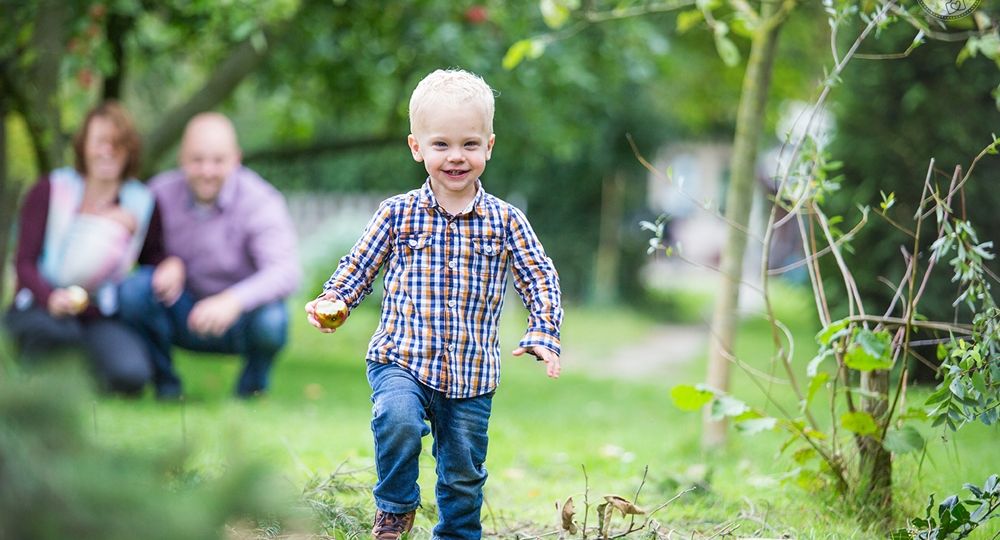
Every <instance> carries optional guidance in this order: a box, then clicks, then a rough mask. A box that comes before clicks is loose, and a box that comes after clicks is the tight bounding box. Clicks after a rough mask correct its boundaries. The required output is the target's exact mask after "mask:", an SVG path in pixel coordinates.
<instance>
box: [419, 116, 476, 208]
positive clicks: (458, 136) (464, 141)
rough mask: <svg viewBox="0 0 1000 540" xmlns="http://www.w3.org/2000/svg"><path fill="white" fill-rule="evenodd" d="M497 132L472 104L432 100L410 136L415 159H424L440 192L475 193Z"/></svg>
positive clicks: (421, 160)
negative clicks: (445, 102)
mask: <svg viewBox="0 0 1000 540" xmlns="http://www.w3.org/2000/svg"><path fill="white" fill-rule="evenodd" d="M493 140H494V136H493V134H492V133H490V132H489V131H488V129H487V127H486V119H485V118H484V115H483V113H482V112H481V111H480V110H478V109H477V108H476V107H475V106H472V105H468V104H459V105H448V104H443V103H433V104H428V106H426V107H425V108H424V109H423V110H422V111H421V118H419V121H418V122H416V123H415V127H414V133H411V134H410V136H409V137H407V143H408V144H409V145H410V151H411V152H412V153H413V159H415V160H417V161H418V162H423V164H424V168H426V169H427V174H428V175H430V177H431V187H432V188H433V189H434V190H435V194H436V195H438V196H440V195H444V194H446V193H447V194H449V195H451V196H452V197H466V196H468V197H473V196H475V194H476V179H477V178H479V175H481V174H482V173H483V171H484V170H485V169H486V162H487V161H489V159H490V154H491V152H492V151H493Z"/></svg>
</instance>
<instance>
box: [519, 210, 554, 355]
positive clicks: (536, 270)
mask: <svg viewBox="0 0 1000 540" xmlns="http://www.w3.org/2000/svg"><path fill="white" fill-rule="evenodd" d="M510 209H511V220H510V231H509V232H510V234H509V235H508V239H507V249H508V250H509V251H510V252H511V256H512V266H513V268H514V272H513V274H514V288H515V289H516V290H517V294H518V295H519V296H520V297H521V301H522V302H523V303H524V307H525V308H527V309H528V329H527V331H525V333H524V337H522V338H521V341H520V343H518V346H520V347H524V348H528V347H539V346H540V347H545V348H546V349H549V350H551V351H552V352H554V353H556V354H560V352H561V351H560V344H559V329H560V327H561V326H562V319H563V308H562V293H561V292H560V291H559V275H558V274H557V273H556V268H555V265H554V264H552V259H550V258H549V257H548V256H547V255H546V254H545V249H544V248H543V247H542V243H541V242H540V241H539V240H538V237H537V236H535V231H533V230H532V228H531V224H530V223H528V218H526V217H525V215H524V213H523V212H521V211H520V210H518V209H517V208H514V207H510Z"/></svg>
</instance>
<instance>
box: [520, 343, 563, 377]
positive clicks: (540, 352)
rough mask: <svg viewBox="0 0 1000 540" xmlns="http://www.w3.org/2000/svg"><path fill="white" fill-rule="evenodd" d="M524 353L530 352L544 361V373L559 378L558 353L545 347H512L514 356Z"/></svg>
mask: <svg viewBox="0 0 1000 540" xmlns="http://www.w3.org/2000/svg"><path fill="white" fill-rule="evenodd" d="M524 353H531V354H533V355H535V356H536V357H538V359H539V360H541V361H542V362H545V366H546V367H545V374H546V375H548V376H549V377H552V378H553V379H558V378H559V355H558V354H556V353H554V352H552V351H550V350H549V349H546V348H545V347H518V348H516V349H514V356H521V355H522V354H524Z"/></svg>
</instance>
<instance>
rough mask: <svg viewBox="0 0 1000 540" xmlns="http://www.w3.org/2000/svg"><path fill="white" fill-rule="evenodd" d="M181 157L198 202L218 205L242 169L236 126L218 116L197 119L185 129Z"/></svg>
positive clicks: (193, 119) (182, 165)
mask: <svg viewBox="0 0 1000 540" xmlns="http://www.w3.org/2000/svg"><path fill="white" fill-rule="evenodd" d="M179 157H180V165H181V169H182V170H183V171H184V175H185V176H186V177H187V181H188V185H189V186H190V187H191V191H192V193H193V194H194V196H195V199H197V200H198V202H201V203H204V204H212V203H214V202H215V200H216V198H218V196H219V192H220V191H222V186H223V185H224V184H225V182H226V179H227V178H229V176H230V175H232V173H233V172H234V171H235V170H236V169H237V168H238V167H239V166H240V157H241V155H240V146H239V142H238V141H237V138H236V129H235V128H234V127H233V123H232V122H231V121H230V120H229V118H226V117H225V116H224V115H222V114H220V113H215V112H208V113H201V114H199V115H197V116H195V117H194V118H192V119H191V120H190V121H189V122H188V124H187V127H186V128H185V129H184V137H183V138H182V139H181V148H180V156H179Z"/></svg>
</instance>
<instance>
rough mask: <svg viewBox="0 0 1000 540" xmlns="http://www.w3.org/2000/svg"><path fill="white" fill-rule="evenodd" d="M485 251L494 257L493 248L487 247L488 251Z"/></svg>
mask: <svg viewBox="0 0 1000 540" xmlns="http://www.w3.org/2000/svg"><path fill="white" fill-rule="evenodd" d="M483 251H485V252H486V254H487V255H493V246H486V249H484V250H483Z"/></svg>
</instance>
